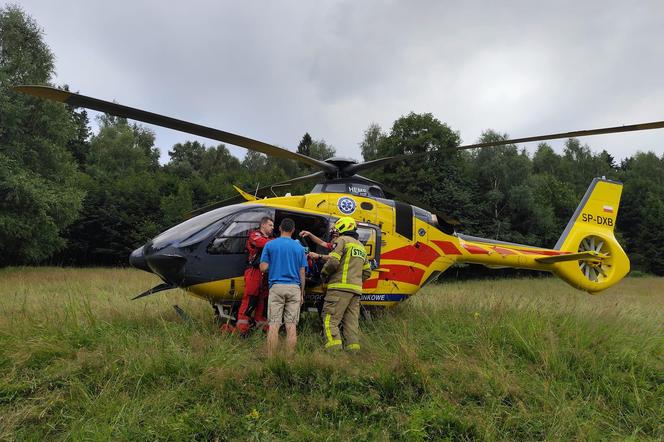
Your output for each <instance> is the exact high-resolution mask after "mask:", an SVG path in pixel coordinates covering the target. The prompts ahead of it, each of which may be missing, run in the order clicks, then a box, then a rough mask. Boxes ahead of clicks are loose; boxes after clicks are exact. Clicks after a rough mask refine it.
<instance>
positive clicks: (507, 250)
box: [493, 246, 517, 255]
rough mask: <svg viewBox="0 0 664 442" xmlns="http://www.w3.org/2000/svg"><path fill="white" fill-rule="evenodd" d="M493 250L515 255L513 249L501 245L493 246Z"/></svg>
mask: <svg viewBox="0 0 664 442" xmlns="http://www.w3.org/2000/svg"><path fill="white" fill-rule="evenodd" d="M493 250H495V251H496V252H498V253H500V254H501V255H516V254H517V253H516V252H515V251H514V250H510V249H505V248H503V247H497V246H494V247H493Z"/></svg>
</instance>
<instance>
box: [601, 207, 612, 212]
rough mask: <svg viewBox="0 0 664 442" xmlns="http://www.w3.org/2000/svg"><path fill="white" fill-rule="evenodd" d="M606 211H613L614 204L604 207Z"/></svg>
mask: <svg viewBox="0 0 664 442" xmlns="http://www.w3.org/2000/svg"><path fill="white" fill-rule="evenodd" d="M602 208H603V209H604V211H605V212H606V213H613V206H604V207H602Z"/></svg>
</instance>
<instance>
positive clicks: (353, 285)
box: [321, 216, 371, 350]
mask: <svg viewBox="0 0 664 442" xmlns="http://www.w3.org/2000/svg"><path fill="white" fill-rule="evenodd" d="M334 227H335V228H336V229H337V230H338V231H339V237H338V238H337V239H336V240H335V241H334V250H332V252H330V254H329V258H328V260H327V262H326V263H325V266H323V269H322V270H321V275H322V276H323V278H327V280H328V281H327V293H326V294H325V303H324V304H323V328H324V331H325V348H341V344H342V340H341V332H340V331H339V325H341V326H342V328H343V338H344V340H345V342H344V344H345V347H346V349H348V350H359V349H360V343H359V341H358V337H359V336H358V335H359V331H360V330H359V329H360V325H359V317H360V295H362V283H363V282H364V281H365V280H367V279H368V278H369V276H371V266H370V265H369V261H368V259H367V252H366V251H365V250H364V246H363V245H362V243H361V242H360V241H359V239H358V235H357V224H356V223H355V220H354V219H353V218H351V217H349V216H346V217H343V218H340V219H339V220H338V221H337V222H336V223H335V224H334Z"/></svg>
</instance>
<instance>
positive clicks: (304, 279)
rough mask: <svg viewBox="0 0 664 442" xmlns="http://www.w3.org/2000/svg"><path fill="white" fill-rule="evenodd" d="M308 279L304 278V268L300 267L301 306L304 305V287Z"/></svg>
mask: <svg viewBox="0 0 664 442" xmlns="http://www.w3.org/2000/svg"><path fill="white" fill-rule="evenodd" d="M305 284H306V278H305V277H304V267H300V304H304V286H305Z"/></svg>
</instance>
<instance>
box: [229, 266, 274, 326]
mask: <svg viewBox="0 0 664 442" xmlns="http://www.w3.org/2000/svg"><path fill="white" fill-rule="evenodd" d="M267 295H268V284H267V275H263V273H261V271H260V270H259V269H257V268H254V267H249V268H248V269H246V270H245V271H244V294H243V295H242V303H241V304H240V310H239V311H238V314H237V323H236V327H237V330H238V331H239V332H240V333H246V332H248V331H249V327H250V326H251V315H252V313H253V316H254V321H255V322H256V326H257V327H260V326H263V325H265V324H267V316H266V314H267V312H266V311H265V310H266V308H267Z"/></svg>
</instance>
